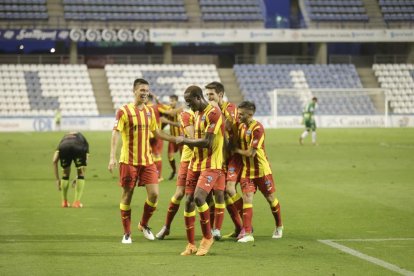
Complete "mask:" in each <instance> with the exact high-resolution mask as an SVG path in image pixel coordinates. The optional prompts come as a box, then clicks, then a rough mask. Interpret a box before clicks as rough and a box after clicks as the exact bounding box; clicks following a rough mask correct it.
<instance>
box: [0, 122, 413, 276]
mask: <svg viewBox="0 0 414 276" xmlns="http://www.w3.org/2000/svg"><path fill="white" fill-rule="evenodd" d="M301 132H302V130H299V129H295V130H282V129H278V130H267V136H266V140H267V141H266V148H267V153H268V158H269V160H270V162H271V165H272V169H273V172H274V177H275V181H276V183H277V184H276V185H277V196H278V198H279V200H280V202H281V207H282V212H283V213H282V215H283V219H284V225H285V231H284V237H283V239H281V240H272V239H271V234H272V231H273V229H274V222H273V218H272V215H271V213H270V210H269V207H268V205H267V203H266V202H265V200H264V198H263V196H262V195H261V194H256V196H255V200H254V218H253V224H254V231H255V233H254V234H255V238H256V241H255V242H254V243H249V244H238V243H236V242H234V241H233V240H226V241H220V242H215V243H214V245H213V247H212V249H211V251H210V253H209V254H208V255H207V256H205V257H196V256H189V257H182V256H180V255H179V253H180V252H181V251H182V250H183V249H184V247H185V245H186V239H185V231H184V222H183V216H182V214H183V213H182V212H183V208H182V206H181V208H180V210H179V212H178V214H177V216H176V218H175V221H174V222H173V226H172V231H171V234H170V236H168V237H167V238H166V240H164V241H152V242H151V241H147V240H145V239H144V237H143V236H142V233H140V232H138V230H137V229H136V225H137V224H138V221H139V219H140V217H141V214H142V206H143V202H144V200H145V192H144V189H142V188H140V189H138V190H136V191H135V195H134V198H133V202H132V220H133V225H134V227H133V233H132V237H133V244H131V245H123V244H121V242H120V241H121V237H122V225H121V221H120V214H119V198H120V193H121V189H120V187H119V186H118V184H117V181H118V175H117V173H116V174H115V175H111V174H110V173H109V172H108V171H107V164H108V160H109V146H110V135H111V133H110V131H108V132H84V134H85V136H86V137H87V139H88V140H89V142H90V147H91V156H90V160H89V166H88V169H87V175H86V187H85V192H84V196H83V203H84V208H83V209H71V208H68V209H63V208H60V194H59V192H58V191H57V189H56V187H55V181H54V176H53V171H52V163H51V161H52V155H53V152H54V150H55V147H56V145H57V143H58V142H59V140H60V138H61V137H62V135H63V132H55V133H0V152H1V161H0V218H1V222H0V275H144V274H146V275H252V274H256V275H396V273H395V272H393V271H391V270H388V269H386V268H383V267H381V266H378V265H376V264H373V263H371V262H368V261H365V260H362V259H360V258H357V257H355V256H352V255H350V254H347V253H344V252H342V251H339V250H338V249H335V248H332V247H330V246H327V245H325V244H322V243H320V242H318V240H341V239H342V240H343V239H345V240H346V239H362V240H361V241H337V242H338V243H340V244H341V245H344V246H347V247H349V248H352V249H354V250H357V251H358V252H361V253H363V254H366V255H369V256H372V257H375V258H377V259H380V260H382V261H384V262H387V263H390V264H393V265H395V266H397V267H401V268H403V269H405V270H407V271H411V272H413V271H414V262H413V260H414V240H413V239H412V238H414V129H320V130H318V139H319V144H320V145H319V146H316V147H314V146H311V145H310V141H309V139H310V137H308V138H307V139H308V140H307V141H306V144H305V145H304V146H299V144H298V137H299V134H300V133H301ZM164 150H166V146H164ZM74 174H75V170H74V169H73V170H72V178H73V177H74ZM168 174H169V168H168V162H164V177H165V178H167V177H168ZM174 190H175V183H174V182H172V181H164V182H162V183H161V184H160V197H159V205H158V206H159V207H158V210H157V211H156V212H155V213H154V216H153V217H152V219H151V221H150V226H151V227H152V228H153V232H155V233H156V232H158V230H159V229H160V228H161V226H162V225H163V223H164V218H165V213H166V209H167V205H168V202H169V199H170V198H171V196H172V194H173V192H174ZM73 193H74V191H73V189H72V188H71V189H70V191H69V196H70V198H71V199H72V198H73ZM197 217H198V216H197ZM196 226H197V227H196V234H197V240H198V241H199V240H200V233H201V229H200V227H199V224H198V221H197V224H196ZM223 228H224V229H223V231H222V232H223V234H226V233H228V232H230V231H231V230H232V225H231V221H230V219H229V217H228V216H227V215H226V217H225V221H224V226H223ZM396 238H399V239H401V240H398V241H393V240H383V241H374V240H370V239H396Z"/></svg>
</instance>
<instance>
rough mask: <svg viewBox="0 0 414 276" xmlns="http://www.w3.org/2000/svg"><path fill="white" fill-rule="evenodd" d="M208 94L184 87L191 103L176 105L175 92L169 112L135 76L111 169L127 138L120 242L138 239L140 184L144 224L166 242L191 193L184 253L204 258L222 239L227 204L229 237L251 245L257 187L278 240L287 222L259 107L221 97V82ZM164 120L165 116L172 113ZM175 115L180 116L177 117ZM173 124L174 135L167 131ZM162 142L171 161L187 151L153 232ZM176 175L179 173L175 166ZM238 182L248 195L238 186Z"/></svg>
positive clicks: (118, 129) (147, 234)
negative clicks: (134, 222)
mask: <svg viewBox="0 0 414 276" xmlns="http://www.w3.org/2000/svg"><path fill="white" fill-rule="evenodd" d="M205 89H206V95H207V99H206V98H205V97H204V95H203V90H202V88H200V87H199V86H195V85H192V86H189V87H188V88H187V89H186V90H185V92H184V99H185V103H186V106H187V107H188V108H185V109H182V108H179V107H177V106H176V102H177V100H178V98H177V97H176V96H171V97H170V103H172V104H171V107H170V108H167V109H163V106H162V104H161V103H159V102H158V100H157V99H156V97H155V96H154V95H153V94H151V93H150V92H149V83H148V82H147V81H146V80H144V79H136V80H135V81H134V86H133V93H134V96H135V101H134V103H129V104H126V105H124V106H122V107H121V108H120V109H119V110H118V111H117V114H116V122H115V126H114V128H113V131H112V141H111V153H110V161H109V165H108V169H109V171H111V172H112V171H113V169H114V168H115V167H116V166H117V164H118V161H117V159H116V156H117V153H116V149H117V144H118V141H119V137H120V136H122V149H121V155H120V158H119V173H120V185H121V187H122V189H123V192H122V196H121V203H120V209H121V218H122V225H123V228H124V235H123V238H122V243H126V244H128V243H132V238H131V226H130V225H131V206H130V203H131V199H132V194H133V191H134V188H135V187H136V186H145V188H146V191H147V199H146V201H145V204H144V208H143V214H142V217H141V220H140V222H139V224H138V229H139V230H140V231H142V232H143V234H144V236H145V238H147V239H149V240H154V239H155V238H157V239H161V240H162V239H164V238H165V237H166V236H168V235H169V234H170V226H171V223H172V221H173V219H174V217H175V215H176V213H177V211H178V209H179V206H180V202H181V200H182V199H183V198H184V196H185V210H184V221H185V229H186V237H187V245H186V247H185V249H184V251H183V252H181V255H183V256H186V255H192V254H195V255H197V256H204V255H206V254H207V253H208V252H209V250H210V248H211V246H212V244H213V243H214V240H220V239H221V238H222V235H221V227H222V224H223V219H224V212H225V209H227V211H228V212H229V214H230V217H231V219H232V221H233V223H234V232H233V233H231V234H230V235H228V236H229V237H234V238H236V239H237V241H238V242H241V243H245V242H253V241H254V237H253V227H252V218H253V196H254V194H255V192H256V190H257V189H258V190H260V192H261V193H262V194H263V195H264V196H265V198H266V200H267V201H268V203H269V205H270V209H271V212H272V215H273V218H274V221H275V230H274V232H273V234H272V238H275V239H278V238H281V237H282V235H283V224H282V219H281V210H280V204H279V201H278V199H277V198H276V197H275V184H274V181H273V176H272V171H271V168H270V165H269V162H268V159H267V156H266V152H265V146H264V144H265V143H264V139H265V132H264V128H263V125H262V124H261V123H260V122H258V121H256V120H255V119H253V115H254V113H255V111H256V106H255V104H254V103H253V102H249V101H243V102H242V103H240V104H239V105H238V106H237V107H236V105H234V104H232V103H229V102H226V101H224V100H223V96H224V87H223V85H222V84H221V83H219V82H212V83H209V84H208V85H206V87H205ZM174 103H175V104H174ZM167 110H168V113H167V115H168V116H170V118H168V117H167V120H166V119H162V118H163V117H162V116H160V113H161V114H166V111H167ZM174 118H175V119H174ZM162 123H167V124H170V134H166V133H165V132H163V131H162V130H161V126H162ZM162 140H166V141H168V142H169V146H168V149H169V150H168V153H169V161H170V163H171V164H172V163H173V162H174V164H175V161H174V159H173V158H174V153H175V152H176V151H181V162H180V166H179V168H178V172H177V182H176V191H175V193H174V195H173V196H172V197H171V200H170V203H169V207H168V211H167V215H166V219H165V224H164V226H163V227H162V229H161V230H160V231H159V232H158V233H157V234H156V235H155V236H154V235H153V233H152V232H151V229H150V228H149V226H148V222H149V220H150V218H151V216H152V214H153V212H154V210H155V209H156V207H157V201H158V194H159V186H158V183H159V181H160V180H162V179H161V174H160V171H161V167H160V166H161V164H160V162H161V151H160V148H161V146H160V145H162ZM172 168H173V171H172V174H171V176H170V178H171V179H172V178H173V177H174V175H175V174H176V170H175V167H172ZM237 183H240V187H241V191H242V195H240V194H239V193H238V192H237V190H236V184H237ZM196 210H197V211H198V213H199V217H200V225H201V230H202V234H203V238H202V240H201V242H200V243H199V246H198V247H197V246H196V242H195V220H196Z"/></svg>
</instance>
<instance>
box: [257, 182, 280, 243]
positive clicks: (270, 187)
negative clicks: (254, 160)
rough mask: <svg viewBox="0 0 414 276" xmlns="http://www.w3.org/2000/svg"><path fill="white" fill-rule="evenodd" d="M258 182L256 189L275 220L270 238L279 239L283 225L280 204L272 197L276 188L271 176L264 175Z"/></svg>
mask: <svg viewBox="0 0 414 276" xmlns="http://www.w3.org/2000/svg"><path fill="white" fill-rule="evenodd" d="M259 181H260V182H259V183H258V187H259V189H260V191H261V192H262V194H263V195H264V197H265V198H266V200H267V202H268V203H269V206H270V210H271V211H272V215H273V218H274V220H275V230H274V232H273V235H272V238H274V239H279V238H281V237H282V235H283V223H282V213H281V209H280V203H279V200H278V199H277V198H276V197H275V195H274V194H275V192H276V188H275V184H274V181H273V176H272V175H271V174H269V175H266V176H264V177H262V178H260V180H259Z"/></svg>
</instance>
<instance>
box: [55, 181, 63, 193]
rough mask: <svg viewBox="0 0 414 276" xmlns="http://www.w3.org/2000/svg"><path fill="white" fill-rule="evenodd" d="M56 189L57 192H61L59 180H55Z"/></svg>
mask: <svg viewBox="0 0 414 276" xmlns="http://www.w3.org/2000/svg"><path fill="white" fill-rule="evenodd" d="M56 188H57V189H58V191H60V190H62V186H61V185H60V179H57V180H56Z"/></svg>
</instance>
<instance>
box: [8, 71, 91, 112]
mask: <svg viewBox="0 0 414 276" xmlns="http://www.w3.org/2000/svg"><path fill="white" fill-rule="evenodd" d="M57 80H59V81H57ZM0 87H3V88H5V89H0V101H1V102H3V101H5V102H10V103H13V104H9V105H7V106H4V107H2V109H1V111H2V114H3V113H7V114H8V116H49V115H53V113H54V111H55V110H56V109H57V108H60V109H61V111H62V115H65V116H77V115H79V114H80V113H79V112H78V111H79V110H78V109H73V106H81V108H82V109H84V110H85V114H87V115H99V113H98V108H97V105H96V101H95V98H94V94H93V91H92V85H91V81H90V78H89V74H88V71H87V68H86V65H53V66H52V65H35V64H30V65H29V64H25V65H20V64H19V65H13V64H3V65H0ZM3 108H4V109H3Z"/></svg>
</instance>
